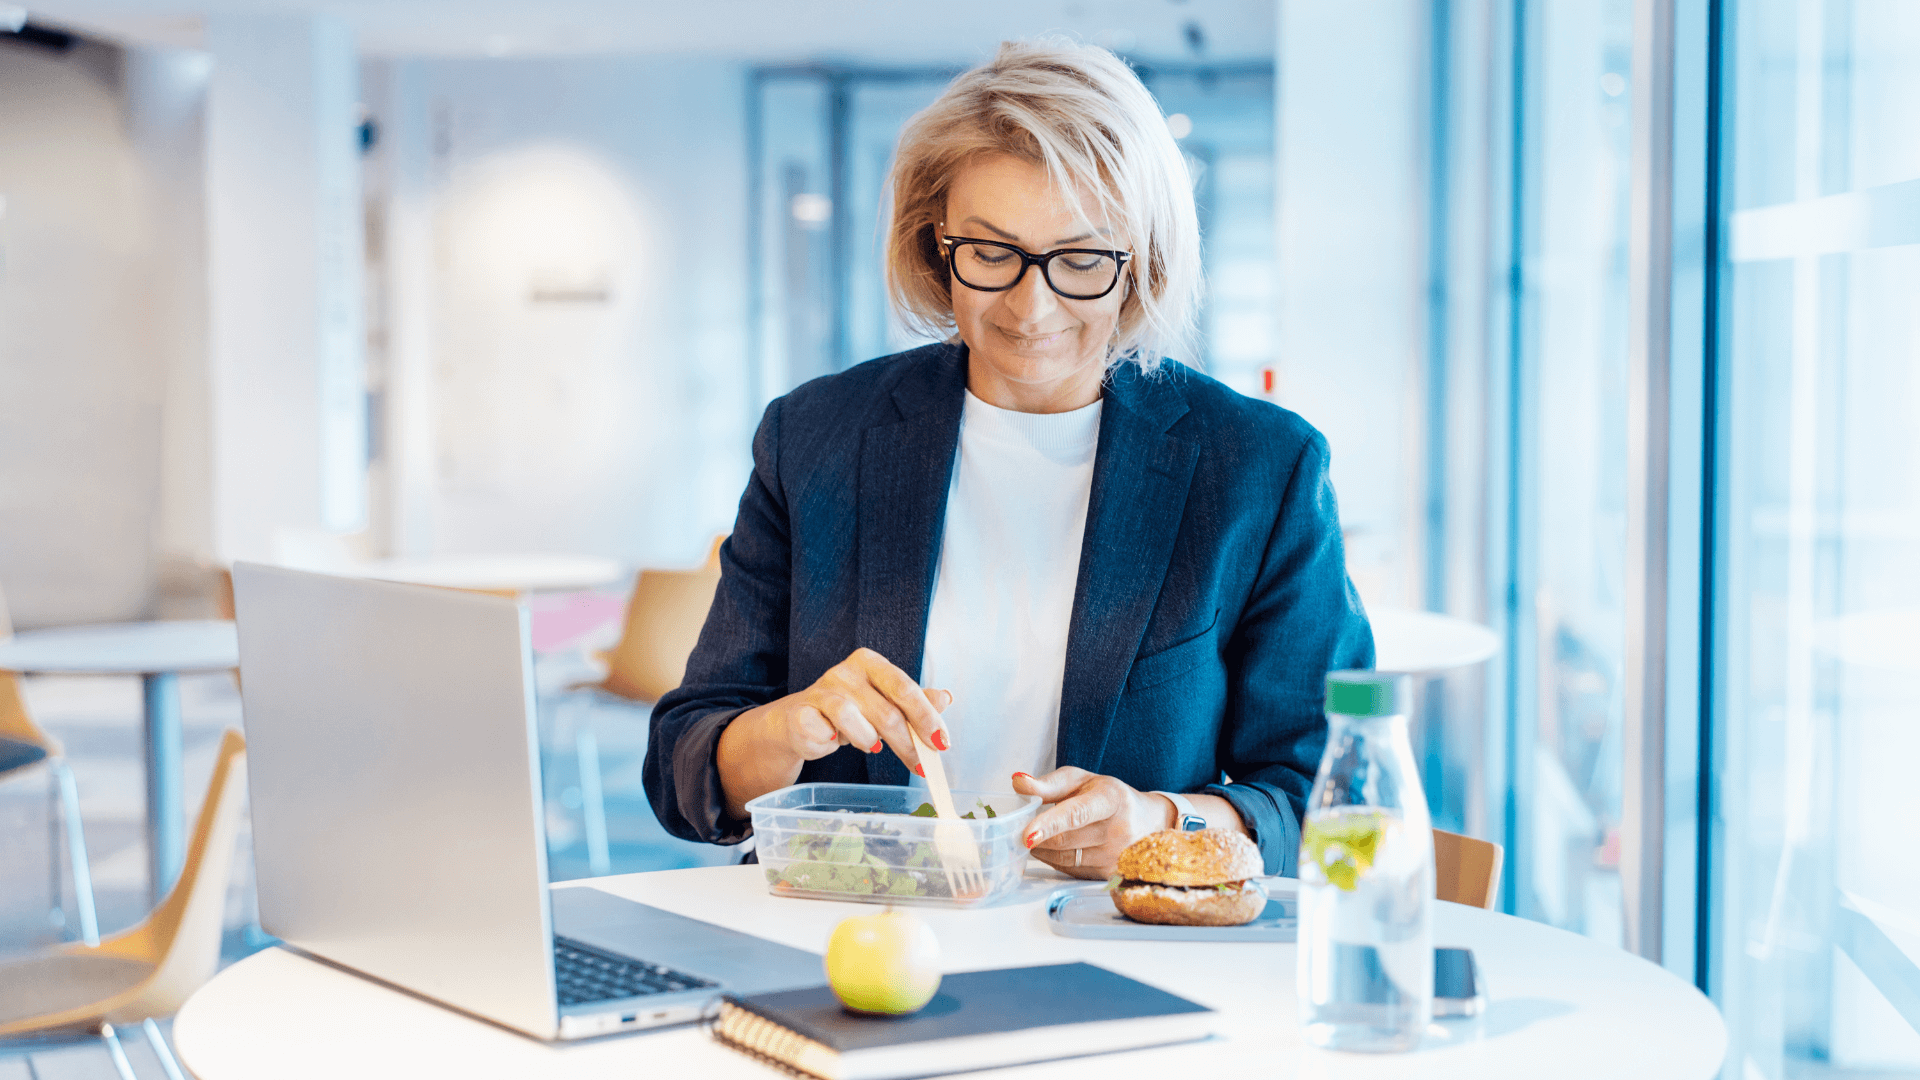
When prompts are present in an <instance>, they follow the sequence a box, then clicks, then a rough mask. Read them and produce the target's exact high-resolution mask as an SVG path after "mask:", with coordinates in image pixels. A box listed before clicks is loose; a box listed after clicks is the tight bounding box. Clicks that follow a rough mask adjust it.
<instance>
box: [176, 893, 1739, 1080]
mask: <svg viewBox="0 0 1920 1080" xmlns="http://www.w3.org/2000/svg"><path fill="white" fill-rule="evenodd" d="M1035 865H1036V866H1037V864H1035ZM1061 883H1062V881H1061V879H1059V878H1057V877H1054V876H1053V875H1052V873H1051V872H1050V871H1048V872H1045V873H1041V872H1037V871H1036V870H1034V869H1030V870H1029V872H1028V879H1027V881H1026V882H1024V883H1023V884H1022V886H1021V887H1020V890H1019V891H1018V892H1017V893H1015V894H1014V895H1013V896H1011V897H1009V898H1008V899H1007V900H1006V901H1003V902H1001V903H999V904H996V905H995V906H992V907H988V908H982V909H975V910H971V911H945V910H938V909H934V910H924V909H922V910H920V912H919V913H920V914H921V915H922V916H923V917H924V918H925V919H926V920H927V922H928V923H929V924H930V925H931V926H932V927H933V930H934V933H935V935H936V936H937V937H938V938H939V940H940V944H941V949H942V953H943V956H944V958H945V961H946V968H947V970H949V971H964V970H972V969H980V968H993V967H1011V966H1015V965H1022V964H1039V963H1049V962H1065V961H1070V960H1085V961H1088V962H1091V963H1095V964H1099V965H1101V966H1103V967H1107V968H1110V969H1112V970H1114V971H1118V972H1120V973H1122V974H1125V975H1129V976H1131V977H1133V978H1136V979H1140V980H1142V981H1145V982H1149V983H1153V984H1154V985H1157V986H1161V987H1164V988H1165V989H1167V990H1170V991H1172V992H1174V993H1177V994H1181V995H1183V996H1186V997H1188V998H1191V999H1193V1000H1195V1001H1198V1002H1200V1003H1201V1004H1204V1005H1208V1006H1211V1007H1213V1008H1215V1009H1217V1010H1219V1011H1220V1015H1219V1017H1218V1023H1217V1025H1216V1036H1215V1037H1214V1038H1212V1039H1209V1040H1207V1041H1204V1042H1199V1043H1188V1044H1184V1045H1179V1046H1170V1047H1161V1048H1158V1049H1152V1050H1140V1051H1134V1052H1130V1053H1126V1054H1120V1055H1100V1056H1095V1057H1088V1058H1079V1059H1075V1060H1072V1061H1064V1062H1050V1063H1043V1064H1039V1065H1029V1066H1022V1067H1016V1068H1010V1069H998V1070H993V1071H992V1072H991V1073H990V1074H984V1075H991V1076H994V1077H1005V1078H1007V1080H1027V1078H1036V1077H1043V1076H1044V1077H1048V1078H1056V1077H1065V1078H1070V1080H1071V1078H1081V1077H1084V1078H1088V1080H1095V1078H1097V1080H1117V1078H1122V1077H1134V1076H1139V1077H1155V1078H1165V1077H1172V1076H1205V1077H1229V1076H1233V1077H1238V1076H1262V1077H1274V1076H1296V1077H1311V1078H1320V1077H1328V1078H1332V1077H1338V1078H1339V1080H1371V1078H1394V1077H1416V1076H1417V1077H1422V1078H1444V1077H1462V1078H1466V1077H1471V1078H1473V1080H1497V1078H1501V1077H1515V1078H1520V1077H1524V1078H1527V1080H1535V1078H1537V1077H1540V1076H1547V1075H1551V1076H1555V1077H1565V1078H1578V1077H1607V1078H1609V1080H1613V1078H1617V1077H1621V1076H1631V1077H1634V1078H1635V1080H1665V1078H1669V1077H1671V1078H1676V1080H1679V1078H1684V1080H1707V1078H1708V1077H1711V1076H1715V1075H1717V1074H1718V1072H1719V1069H1720V1064H1721V1059H1722V1058H1723V1057H1724V1055H1725V1052H1726V1038H1727V1037H1726V1028H1725V1026H1724V1025H1723V1024H1722V1022H1721V1020H1720V1014H1719V1013H1718V1011H1717V1010H1715V1008H1714V1007H1713V1005H1712V1003H1710V1002H1709V1001H1708V1000H1707V999H1706V998H1705V997H1704V996H1702V995H1701V994H1700V992H1699V991H1697V990H1695V989H1694V988H1693V987H1692V986H1691V985H1689V984H1688V983H1686V982H1685V981H1683V980H1681V979H1679V978H1678V977H1676V976H1674V975H1673V974H1672V973H1670V972H1668V971H1666V970H1664V969H1662V968H1660V967H1658V966H1657V965H1654V964H1651V963H1649V962H1647V961H1645V960H1642V959H1640V958H1639V957H1636V956H1633V955H1630V954H1628V953H1626V952H1623V951H1621V950H1619V949H1616V948H1611V947H1608V946H1605V945H1602V944H1600V943H1598V942H1596V941H1592V940H1590V939H1588V938H1583V937H1580V936H1578V935H1575V934H1570V933H1567V932H1566V931H1563V930H1557V929H1554V928H1552V927H1549V926H1545V925H1543V924H1540V923H1535V922H1529V921H1526V920H1522V919H1516V918H1513V917H1510V916H1506V915H1498V914H1494V913H1492V912H1487V911H1481V910H1479V909H1477V908H1468V907H1462V906H1460V905H1457V904H1448V903H1440V904H1438V906H1437V909H1436V912H1435V916H1434V942H1435V944H1436V945H1453V946H1465V947H1467V948H1471V949H1472V950H1473V951H1474V955H1475V957H1476V959H1477V961H1478V963H1479V966H1480V971H1481V974H1482V976H1483V978H1484V981H1485V983H1486V985H1487V987H1488V998H1489V1000H1488V1005H1487V1009H1486V1012H1485V1013H1484V1014H1483V1015H1482V1016H1481V1017H1479V1018H1477V1019H1475V1020H1462V1021H1449V1022H1447V1023H1444V1024H1436V1025H1435V1026H1434V1027H1433V1028H1432V1029H1431V1030H1430V1033H1429V1036H1428V1038H1427V1039H1426V1041H1425V1042H1424V1043H1423V1045H1422V1046H1421V1048H1420V1049H1419V1050H1418V1051H1417V1052H1415V1053H1413V1054H1405V1055H1390V1056H1371V1055H1356V1054H1344V1053H1333V1052H1329V1051H1324V1050H1317V1049H1313V1048H1310V1047H1307V1046H1304V1045H1303V1044H1302V1042H1301V1039H1300V1032H1299V1025H1298V1021H1297V1019H1296V1002H1295V998H1294V989H1293V987H1294V959H1295V947H1294V946H1293V945H1292V944H1280V943H1258V944H1242V943H1204V942H1162V941H1096V940H1088V939H1083V938H1065V937H1059V936H1056V935H1054V934H1053V933H1051V932H1050V931H1049V930H1048V929H1047V917H1046V910H1045V904H1044V899H1045V897H1046V895H1047V894H1048V893H1049V892H1050V891H1051V890H1052V889H1054V888H1056V887H1058V886H1059V885H1060V884H1061ZM558 887H560V888H568V887H593V888H600V889H604V890H605V891H607V892H610V893H614V894H616V895H619V896H623V897H626V898H628V899H631V900H638V901H641V902H644V903H648V904H653V905H655V906H657V907H661V908H665V909H667V910H670V911H674V912H677V913H679V914H682V915H687V916H691V917H694V918H699V919H703V920H706V921H708V922H712V923H718V924H720V925H722V926H729V927H734V928H737V929H741V930H749V931H751V932H753V933H756V934H759V935H761V936H763V937H767V938H771V939H773V940H775V941H779V942H781V943H783V944H787V945H792V946H795V947H798V948H803V949H807V950H809V951H814V952H818V951H820V950H821V949H823V948H824V947H825V944H826V940H827V935H828V933H829V932H830V931H831V930H832V928H833V926H834V925H835V924H836V923H838V922H839V921H840V920H841V919H843V918H846V917H847V916H849V915H858V914H872V913H873V912H874V910H875V908H874V907H872V906H871V905H864V904H848V903H837V902H830V901H821V900H798V899H791V898H785V897H773V896H769V895H768V894H767V892H766V885H765V879H764V877H763V876H762V873H761V870H760V868H759V867H757V866H723V867H706V868H700V869H693V870H666V871H657V872H654V873H647V874H628V875H624V876H620V877H608V878H596V879H592V880H591V881H587V882H570V883H567V884H565V885H561V886H558ZM823 981H824V980H823ZM173 1032H174V1040H175V1043H176V1046H177V1049H178V1050H179V1053H180V1057H181V1060H182V1061H183V1062H184V1063H185V1064H186V1065H187V1066H188V1068H190V1069H191V1070H192V1071H193V1073H194V1074H195V1075H196V1076H198V1077H199V1078H200V1080H238V1078H243V1077H246V1078H251V1077H259V1076H276V1077H285V1078H288V1080H300V1078H305V1077H314V1078H319V1077H338V1076H349V1075H350V1076H353V1077H355V1078H356V1080H378V1078H381V1077H408V1078H412V1077H419V1076H462V1077H483V1078H484V1077H500V1078H503V1080H504V1078H509V1077H511V1078H515V1080H521V1078H524V1080H539V1078H545V1077H556V1078H558V1077H568V1078H603V1077H604V1078H614V1077H618V1078H621V1080H631V1078H633V1077H636V1076H676V1077H677V1076H699V1077H702V1078H714V1080H724V1078H732V1077H739V1078H743V1080H765V1078H767V1077H771V1076H776V1075H778V1074H777V1073H775V1072H773V1071H772V1070H770V1069H768V1068H767V1067H766V1066H764V1065H761V1064H759V1063H758V1062H756V1061H753V1060H751V1059H749V1058H746V1057H744V1056H742V1055H740V1054H738V1053H736V1052H734V1051H731V1050H728V1049H726V1048H725V1047H722V1046H720V1045H718V1044H716V1043H715V1042H714V1041H713V1039H712V1037H711V1036H709V1035H708V1034H707V1033H706V1032H705V1031H704V1030H702V1029H700V1028H697V1027H684V1028H674V1029H668V1030H663V1031H655V1032H647V1033H640V1034H633V1035H621V1036H612V1037H608V1038H605V1039H598V1040H590V1041H585V1042H579V1043H570V1044H547V1043H542V1042H539V1041H537V1040H535V1039H531V1038H528V1037H526V1036H524V1035H521V1034H518V1033H516V1032H513V1031H510V1030H508V1029H505V1028H501V1027H496V1026H494V1025H492V1024H489V1023H486V1022H484V1021H480V1020H476V1019H473V1018H470V1017H467V1016H464V1015H462V1014H459V1013H455V1012H453V1011H451V1010H448V1009H445V1008H442V1007H440V1006H437V1005H434V1004H432V1003H431V1002H429V1001H427V1000H426V999H423V998H417V997H413V996H411V995H408V994H405V993H402V992H399V991H396V990H393V989H389V988H387V987H384V986H382V985H379V984H376V983H373V982H371V981H368V980H366V979H363V978H360V977H359V976H357V975H354V974H352V973H350V972H348V971H345V970H342V969H339V968H335V967H332V966H330V965H327V964H323V963H319V962H317V961H314V960H309V959H306V958H304V957H302V956H300V955H298V954H296V953H293V952H289V951H287V950H285V949H277V948H276V949H268V950H266V951H264V952H260V953H256V954H254V955H253V956H250V957H248V958H246V959H244V960H241V961H240V962H238V963H236V964H234V965H233V966H232V967H230V968H228V969H227V970H225V971H223V972H221V973H220V974H219V975H217V976H215V977H214V979H213V981H212V982H210V983H208V984H207V985H206V986H205V987H203V988H202V989H201V990H200V991H199V993H197V994H195V995H194V996H193V998H192V1000H190V1001H188V1002H187V1004H186V1006H185V1007H184V1008H182V1009H181V1010H180V1013H179V1016H178V1017H177V1018H176V1019H175V1021H174V1027H173Z"/></svg>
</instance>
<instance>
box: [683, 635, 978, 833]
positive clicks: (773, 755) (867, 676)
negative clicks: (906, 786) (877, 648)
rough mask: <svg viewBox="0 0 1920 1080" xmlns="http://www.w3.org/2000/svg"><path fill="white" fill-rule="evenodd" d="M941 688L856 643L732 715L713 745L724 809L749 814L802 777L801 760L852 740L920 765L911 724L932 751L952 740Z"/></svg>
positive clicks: (945, 695)
mask: <svg viewBox="0 0 1920 1080" xmlns="http://www.w3.org/2000/svg"><path fill="white" fill-rule="evenodd" d="M952 702H953V695H952V694H950V693H948V692H947V691H945V690H922V689H921V688H920V685H919V684H918V683H916V682H914V681H913V679H912V678H911V677H909V676H908V675H907V673H906V672H904V671H902V670H900V669H899V668H898V667H896V666H894V664H893V663H892V662H891V661H889V660H888V659H887V658H886V657H884V656H881V655H880V654H879V653H877V652H874V651H873V650H872V649H856V650H854V652H853V654H852V655H851V656H848V657H847V658H846V659H845V660H842V661H840V662H839V663H838V664H835V665H834V666H832V667H831V668H828V669H827V671H826V673H825V674H823V675H821V676H820V678H818V679H816V680H815V681H814V683H813V685H812V686H809V687H807V688H806V689H805V690H802V691H800V692H798V693H794V694H788V695H787V696H786V697H783V698H780V699H779V700H777V701H770V702H768V703H767V704H765V705H761V706H759V707H758V708H754V709H749V710H747V711H746V712H744V713H741V714H740V715H739V716H737V717H735V718H734V721H733V722H732V723H731V724H728V725H727V729H726V731H725V732H723V733H722V734H721V736H720V745H719V747H718V748H717V750H716V755H715V756H716V758H717V759H718V760H717V764H718V765H719V767H720V783H721V787H722V788H723V789H724V790H725V792H726V797H727V810H728V812H730V813H732V814H733V815H734V816H735V817H745V816H746V804H747V803H748V802H749V801H751V800H753V799H757V798H759V797H760V796H761V795H764V794H766V793H767V792H769V791H775V790H778V789H779V788H783V787H786V786H787V785H789V784H791V783H793V782H794V781H795V780H796V779H798V778H799V775H800V768H801V766H802V765H804V764H806V763H807V762H809V761H813V760H815V759H817V758H823V757H826V756H827V755H828V754H831V753H833V752H834V751H836V750H838V749H840V748H841V747H842V746H857V747H859V748H860V749H861V750H864V751H866V752H867V753H869V754H877V753H880V752H881V751H882V750H884V749H888V748H891V749H892V750H893V752H894V753H895V754H897V755H898V756H899V758H900V760H901V761H903V762H905V763H906V766H907V768H908V769H910V770H912V771H913V772H915V773H918V774H919V775H922V776H924V775H926V774H925V773H924V772H922V771H921V769H920V755H919V754H917V753H915V752H914V748H913V738H912V736H911V735H910V734H909V733H908V726H909V725H911V726H912V727H913V729H915V730H917V731H918V732H919V733H920V737H921V738H923V739H925V740H926V741H927V744H928V745H929V746H932V747H933V748H934V749H935V750H946V749H947V748H948V747H949V746H951V745H952V743H951V741H950V740H949V739H948V736H947V729H946V725H945V724H944V723H943V722H942V720H941V718H940V713H941V712H942V711H944V710H945V709H946V708H947V706H948V705H950V704H952Z"/></svg>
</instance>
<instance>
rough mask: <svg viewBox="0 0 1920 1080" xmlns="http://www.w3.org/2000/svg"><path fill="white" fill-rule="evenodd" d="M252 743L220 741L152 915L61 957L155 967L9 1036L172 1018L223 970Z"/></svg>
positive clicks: (233, 734) (233, 737)
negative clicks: (182, 857) (172, 876)
mask: <svg viewBox="0 0 1920 1080" xmlns="http://www.w3.org/2000/svg"><path fill="white" fill-rule="evenodd" d="M246 750H247V743H246V740H245V739H244V738H242V737H241V735H240V733H239V732H237V731H231V730H229V731H228V732H227V733H226V734H225V735H224V736H222V737H221V740H220V752H219V756H218V758H217V759H216V760H215V762H214V767H213V779H212V781H211V782H210V783H208V785H207V797H206V799H205V800H204V801H203V802H202V803H201V804H200V816H199V818H198V819H197V820H196V821H195V822H194V827H193V839H192V842H191V843H190V844H189V845H188V847H187V860H186V865H185V866H184V867H183V868H182V869H181V871H180V880H179V881H177V882H175V883H174V886H173V889H172V891H171V892H169V893H167V898H166V899H165V900H162V901H161V902H160V906H159V907H156V908H154V909H153V913H152V914H150V915H148V916H147V917H146V918H145V919H143V920H142V921H141V922H140V923H139V924H138V925H136V926H134V927H133V928H132V929H130V930H127V931H124V932H122V933H119V934H116V935H114V936H113V937H110V938H107V939H106V940H104V941H102V942H101V943H100V944H98V945H84V944H79V943H75V944H72V945H67V946H64V947H62V948H61V949H59V950H58V951H59V952H61V953H66V954H74V955H87V954H91V955H94V956H102V957H113V958H118V959H124V960H134V961H140V962H144V963H148V964H151V965H153V969H152V971H151V972H150V973H149V974H148V975H147V976H146V978H144V979H142V980H141V981H140V982H139V983H137V984H135V985H134V986H132V987H130V988H128V989H126V990H124V991H121V992H120V993H117V994H114V995H113V996H112V997H109V998H107V999H106V1000H104V1001H96V1002H92V1003H90V1004H87V1005H83V1006H78V1007H76V1008H73V1009H69V1010H66V1011H65V1012H61V1013H55V1014H50V1015H45V1016H37V1017H33V1018H32V1019H30V1020H27V1021H23V1022H20V1023H17V1024H14V1025H0V1036H5V1035H9V1034H17V1033H18V1032H15V1031H11V1030H9V1029H10V1028H11V1027H17V1028H19V1029H21V1030H22V1031H24V1030H35V1031H52V1030H58V1029H62V1028H77V1027H86V1026H90V1025H94V1024H98V1023H99V1022H101V1021H103V1020H104V1021H106V1022H108V1023H113V1024H137V1023H139V1022H140V1021H142V1020H145V1019H147V1018H148V1017H155V1016H170V1015H172V1014H173V1013H174V1012H176V1011H178V1010H179V1008H180V1006H181V1005H183V1004H185V1003H186V1000H187V998H188V997H190V996H192V994H193V992H194V991H195V990H198V989H199V988H200V987H201V986H202V985H204V984H205V983H206V981H207V980H208V979H211V978H212V977H213V974H214V972H215V970H217V969H218V967H219V964H220V935H221V928H222V923H223V922H224V918H225V915H226V910H227V885H228V884H229V882H230V881H231V880H232V877H233V854H234V841H235V838H236V837H237V835H238V834H239V831H240V804H241V801H242V799H243V798H244V796H245V795H246V790H247V754H246Z"/></svg>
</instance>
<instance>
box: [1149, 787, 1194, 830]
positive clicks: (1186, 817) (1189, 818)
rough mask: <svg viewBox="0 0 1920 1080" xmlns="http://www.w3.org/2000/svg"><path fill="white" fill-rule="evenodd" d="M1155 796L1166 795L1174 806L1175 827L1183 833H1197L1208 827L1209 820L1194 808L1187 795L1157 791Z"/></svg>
mask: <svg viewBox="0 0 1920 1080" xmlns="http://www.w3.org/2000/svg"><path fill="white" fill-rule="evenodd" d="M1153 794H1155V795H1164V796H1166V799H1167V801H1168V802H1170V803H1172V804H1173V827H1174V828H1176V829H1179V830H1180V831H1181V832H1197V831H1199V830H1201V829H1204V828H1206V827H1207V819H1206V818H1204V817H1202V816H1201V815H1200V811H1198V810H1195V809H1194V808H1193V803H1191V802H1189V801H1188V800H1187V797H1186V796H1185V795H1180V794H1176V793H1174V792H1171V791H1156V792H1153Z"/></svg>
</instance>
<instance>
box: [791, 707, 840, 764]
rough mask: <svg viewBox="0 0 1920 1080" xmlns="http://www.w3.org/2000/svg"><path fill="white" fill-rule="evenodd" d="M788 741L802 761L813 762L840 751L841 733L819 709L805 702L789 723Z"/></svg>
mask: <svg viewBox="0 0 1920 1080" xmlns="http://www.w3.org/2000/svg"><path fill="white" fill-rule="evenodd" d="M787 741H788V742H789V743H791V744H792V745H793V749H794V752H795V753H797V754H799V755H800V757H801V759H802V760H805V761H813V760H814V759H816V758H823V757H826V756H827V755H828V754H831V753H833V752H834V751H835V750H838V749H840V731H839V729H838V728H836V727H834V725H833V721H831V720H829V719H827V717H826V715H825V714H823V713H822V712H821V711H820V710H819V709H818V708H816V707H814V706H813V705H810V704H806V703H804V702H803V703H801V704H800V705H798V706H797V707H796V708H795V709H794V711H793V714H792V716H791V717H790V718H789V719H788V721H787Z"/></svg>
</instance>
